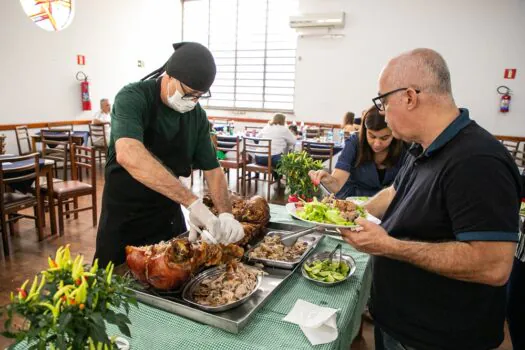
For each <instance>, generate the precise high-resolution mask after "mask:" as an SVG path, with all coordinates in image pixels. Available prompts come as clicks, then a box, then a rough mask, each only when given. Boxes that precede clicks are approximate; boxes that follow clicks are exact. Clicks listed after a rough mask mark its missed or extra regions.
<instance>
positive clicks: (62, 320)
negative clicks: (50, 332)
mask: <svg viewBox="0 0 525 350" xmlns="http://www.w3.org/2000/svg"><path fill="white" fill-rule="evenodd" d="M72 319H73V315H72V314H71V312H62V314H61V315H60V317H59V318H58V324H59V327H58V329H59V331H61V332H62V331H64V330H65V329H66V327H67V325H68V324H69V322H71V320H72Z"/></svg>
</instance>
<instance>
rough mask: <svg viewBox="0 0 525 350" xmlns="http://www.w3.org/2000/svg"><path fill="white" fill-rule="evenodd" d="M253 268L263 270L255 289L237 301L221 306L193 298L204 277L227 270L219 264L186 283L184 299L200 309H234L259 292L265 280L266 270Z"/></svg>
mask: <svg viewBox="0 0 525 350" xmlns="http://www.w3.org/2000/svg"><path fill="white" fill-rule="evenodd" d="M253 269H256V270H259V271H260V272H261V273H259V274H258V275H257V283H256V285H255V288H254V289H253V291H251V292H250V293H249V294H248V295H246V296H245V297H244V298H242V299H239V300H237V301H235V302H233V303H229V304H226V305H219V306H209V305H201V304H199V303H197V302H195V301H194V298H193V293H194V292H195V289H197V287H198V286H199V285H200V284H201V283H202V281H203V280H204V279H206V278H209V277H215V276H218V275H220V274H221V273H223V272H224V271H225V268H224V266H218V267H214V268H211V269H208V270H206V271H204V272H202V273H200V274H199V275H197V276H196V277H195V278H193V279H192V280H191V281H190V282H188V283H186V287H184V290H183V291H182V299H183V300H184V301H185V302H187V303H188V304H191V305H193V306H195V307H196V308H198V309H201V310H204V311H209V312H213V313H215V312H221V311H226V310H230V309H233V308H235V307H237V306H239V305H242V304H244V303H245V302H247V301H248V299H250V297H251V296H252V295H253V294H254V293H255V292H257V290H258V289H259V287H261V283H262V280H263V273H264V272H263V271H262V270H261V269H258V268H255V267H254V268H253Z"/></svg>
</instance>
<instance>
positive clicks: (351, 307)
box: [108, 205, 371, 350]
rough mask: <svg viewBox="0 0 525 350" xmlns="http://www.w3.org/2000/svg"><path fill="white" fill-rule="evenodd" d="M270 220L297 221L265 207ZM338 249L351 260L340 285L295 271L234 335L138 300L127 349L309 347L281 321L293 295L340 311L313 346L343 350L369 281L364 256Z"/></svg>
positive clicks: (331, 242) (111, 330) (112, 330)
mask: <svg viewBox="0 0 525 350" xmlns="http://www.w3.org/2000/svg"><path fill="white" fill-rule="evenodd" d="M271 213H272V221H276V222H283V223H293V224H298V225H302V226H305V225H308V224H307V223H300V222H299V221H297V220H294V219H293V218H291V217H290V216H289V215H288V214H286V212H285V209H284V207H283V206H278V205H272V206H271ZM339 242H341V241H340V240H338V239H336V238H332V237H329V236H328V237H325V239H324V240H323V241H322V242H321V243H320V244H319V246H318V247H317V250H318V251H325V250H332V249H333V248H335V246H336V245H337V243H339ZM343 252H344V253H346V254H350V255H351V256H352V257H353V258H354V259H355V261H356V263H357V270H356V272H355V274H354V275H353V276H352V277H351V278H350V279H349V280H348V281H347V282H345V283H343V284H341V285H338V286H334V287H330V288H326V287H320V286H317V285H315V284H313V283H312V282H310V281H308V280H306V279H305V278H303V277H302V276H301V271H299V270H298V271H296V272H295V273H294V274H293V276H291V277H290V278H289V279H288V280H287V281H286V282H284V283H283V284H282V285H281V286H280V287H279V289H278V290H277V291H276V292H275V293H274V294H273V295H272V296H271V297H270V300H268V301H267V303H266V304H265V305H264V306H263V308H262V309H261V310H259V311H258V312H257V313H256V314H255V316H254V317H253V318H252V320H251V321H250V322H249V323H248V325H247V326H246V327H245V328H244V329H243V330H242V331H241V332H240V333H239V334H231V333H228V332H226V331H223V330H221V329H217V328H214V327H211V326H207V325H204V324H200V323H197V322H194V321H191V320H189V319H186V318H184V317H181V316H178V315H174V314H170V313H168V312H165V311H163V310H159V309H156V308H154V307H150V306H148V305H145V304H142V303H141V304H140V306H139V308H138V309H136V308H132V311H131V312H130V319H131V322H132V325H131V327H130V328H131V334H132V338H130V339H129V340H130V344H131V349H132V350H138V349H148V350H156V349H159V350H161V349H162V350H165V349H199V350H207V349H209V350H217V349H231V350H238V349H243V350H244V349H310V348H312V345H311V344H310V342H309V341H308V339H307V338H306V337H305V336H304V335H303V333H302V331H301V330H300V328H299V326H297V325H295V324H291V323H287V322H284V321H282V319H283V318H284V317H285V315H286V314H288V312H289V311H290V310H291V309H292V307H293V306H294V304H295V302H296V300H297V299H303V300H306V301H309V302H311V303H314V304H317V305H320V306H326V307H331V308H335V309H340V312H338V314H337V327H338V329H339V337H338V338H337V339H336V340H335V341H334V342H332V343H329V344H324V345H318V346H316V347H315V348H316V349H345V350H347V349H349V348H350V344H351V343H352V340H353V339H354V337H355V336H356V335H357V333H358V331H359V327H360V324H361V314H362V312H363V309H364V307H365V304H366V301H367V299H368V294H369V290H370V283H371V271H370V264H369V262H368V260H369V256H368V255H367V254H363V253H359V252H357V251H356V250H354V249H353V248H352V247H350V246H349V245H347V244H344V245H343ZM108 334H110V335H114V334H119V332H118V329H117V328H116V327H113V326H109V327H108Z"/></svg>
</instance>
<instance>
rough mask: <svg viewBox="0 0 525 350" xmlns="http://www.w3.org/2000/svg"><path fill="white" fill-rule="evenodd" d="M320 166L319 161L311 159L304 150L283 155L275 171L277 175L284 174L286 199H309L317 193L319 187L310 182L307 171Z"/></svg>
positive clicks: (295, 200) (321, 166)
mask: <svg viewBox="0 0 525 350" xmlns="http://www.w3.org/2000/svg"><path fill="white" fill-rule="evenodd" d="M322 168H323V165H322V163H321V161H320V160H313V159H312V157H310V155H309V154H308V153H306V152H305V151H302V152H290V153H288V154H285V155H283V156H282V157H281V161H280V162H279V165H277V168H276V171H277V173H278V174H279V175H281V176H286V190H287V193H288V194H289V196H288V201H289V202H298V201H299V200H300V199H302V200H305V201H311V200H312V198H313V197H314V196H315V195H316V194H318V192H319V188H318V187H317V186H315V185H314V184H313V183H312V181H311V180H310V176H308V172H309V171H310V170H320V169H322Z"/></svg>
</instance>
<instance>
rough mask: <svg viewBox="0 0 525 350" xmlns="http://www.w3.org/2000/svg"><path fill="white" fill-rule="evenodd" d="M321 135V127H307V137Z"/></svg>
mask: <svg viewBox="0 0 525 350" xmlns="http://www.w3.org/2000/svg"><path fill="white" fill-rule="evenodd" d="M319 136H321V130H320V129H319V128H312V129H306V138H308V139H312V138H314V137H319Z"/></svg>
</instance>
